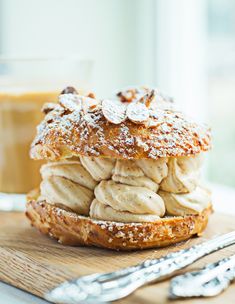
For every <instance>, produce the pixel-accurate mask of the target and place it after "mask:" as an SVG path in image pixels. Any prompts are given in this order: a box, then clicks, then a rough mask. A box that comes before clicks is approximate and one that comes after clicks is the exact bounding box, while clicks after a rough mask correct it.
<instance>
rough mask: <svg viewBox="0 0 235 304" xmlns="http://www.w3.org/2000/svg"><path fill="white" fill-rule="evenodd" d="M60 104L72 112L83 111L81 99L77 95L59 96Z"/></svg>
mask: <svg viewBox="0 0 235 304" xmlns="http://www.w3.org/2000/svg"><path fill="white" fill-rule="evenodd" d="M59 102H60V104H61V105H62V106H63V107H64V108H66V109H68V110H70V111H72V112H73V111H81V109H82V102H81V97H80V96H79V95H76V94H72V93H69V94H62V95H60V96H59Z"/></svg>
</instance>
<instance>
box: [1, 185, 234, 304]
mask: <svg viewBox="0 0 235 304" xmlns="http://www.w3.org/2000/svg"><path fill="white" fill-rule="evenodd" d="M210 188H211V189H212V193H213V205H214V209H215V211H217V212H222V213H229V214H230V215H231V214H234V215H235V189H233V188H229V187H226V186H221V185H216V184H213V185H211V186H210ZM0 295H1V296H0V297H1V303H4V304H5V303H8V304H27V303H34V304H45V303H49V302H47V301H44V300H42V299H40V298H38V297H35V296H33V295H31V294H29V293H27V292H24V291H22V290H19V289H17V288H15V287H12V286H9V285H8V284H5V283H1V282H0Z"/></svg>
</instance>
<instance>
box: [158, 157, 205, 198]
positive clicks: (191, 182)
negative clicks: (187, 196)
mask: <svg viewBox="0 0 235 304" xmlns="http://www.w3.org/2000/svg"><path fill="white" fill-rule="evenodd" d="M201 164H202V158H201V155H197V156H190V157H188V156H185V157H178V158H170V159H169V161H168V174H167V177H165V178H164V179H163V181H162V182H161V185H160V188H161V189H162V190H164V191H167V192H173V193H187V192H191V191H193V190H194V189H195V188H196V186H197V184H198V180H199V177H200V167H201Z"/></svg>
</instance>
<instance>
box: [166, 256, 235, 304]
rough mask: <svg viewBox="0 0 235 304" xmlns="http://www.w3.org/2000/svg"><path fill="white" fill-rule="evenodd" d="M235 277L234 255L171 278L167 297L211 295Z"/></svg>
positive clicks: (224, 287) (220, 290)
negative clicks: (198, 269)
mask: <svg viewBox="0 0 235 304" xmlns="http://www.w3.org/2000/svg"><path fill="white" fill-rule="evenodd" d="M234 279H235V255H233V256H230V257H229V258H225V259H222V260H220V261H218V262H216V263H213V264H209V265H207V266H206V267H204V268H203V269H202V270H200V271H193V272H187V273H186V274H184V275H180V276H177V277H175V278H174V279H172V280H171V283H170V292H169V298H170V299H176V298H187V297H212V296H216V295H218V294H220V293H221V292H222V291H223V290H225V289H226V288H227V287H228V286H229V284H230V283H231V282H232V281H233V280H234Z"/></svg>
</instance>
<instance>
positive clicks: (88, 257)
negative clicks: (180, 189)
mask: <svg viewBox="0 0 235 304" xmlns="http://www.w3.org/2000/svg"><path fill="white" fill-rule="evenodd" d="M232 230H235V217H234V216H230V215H222V214H214V215H212V216H211V219H210V222H209V226H208V228H207V230H206V232H205V234H204V235H203V237H201V238H194V239H191V240H189V241H186V242H184V243H181V244H178V245H177V246H170V247H167V248H164V249H155V250H154V249H151V250H144V251H135V252H114V251H110V250H104V249H98V248H85V247H80V248H78V247H76V248H75V247H65V246H62V245H60V244H58V243H57V242H55V241H54V240H51V239H49V238H48V237H46V236H43V235H41V234H40V233H39V232H38V231H36V230H35V229H34V228H32V227H30V224H29V222H28V221H27V219H26V218H25V216H24V215H23V214H21V213H0V280H2V281H4V282H6V283H9V284H11V285H14V286H16V287H18V288H21V289H23V290H26V291H28V292H30V293H32V294H35V295H38V296H39V297H43V295H44V293H45V292H46V291H48V290H49V289H51V288H53V287H54V286H56V285H57V284H59V283H61V282H63V281H64V280H66V279H72V278H75V277H78V276H81V275H85V274H90V273H93V272H105V271H112V270H116V269H118V268H120V267H125V266H130V265H133V264H136V263H139V262H142V261H143V260H145V259H149V258H157V257H161V256H163V255H165V254H167V253H168V252H172V251H176V250H179V249H182V248H186V247H189V246H191V245H193V244H195V243H199V242H202V241H203V240H205V239H209V238H211V237H212V236H215V235H218V234H222V233H226V232H229V231H232ZM234 253H235V246H231V247H228V248H225V249H223V250H221V251H219V252H216V253H213V254H211V255H210V256H207V257H205V258H203V259H201V260H200V261H198V262H196V263H195V264H193V265H192V266H190V267H188V268H186V269H187V270H193V269H194V270H195V269H198V268H199V267H202V266H204V265H205V264H206V263H208V262H214V261H216V260H217V259H219V258H223V257H225V256H229V255H231V254H234ZM181 272H182V271H181ZM168 287H169V280H166V281H164V282H160V283H155V284H152V285H149V286H146V287H144V288H142V289H140V290H138V291H136V292H135V293H134V294H133V295H131V296H129V297H127V298H126V299H124V300H122V301H119V302H118V303H144V304H145V303H147V304H150V303H151V304H152V303H154V304H160V303H174V304H178V303H182V301H173V302H170V301H168V300H167V293H168ZM234 302H235V284H232V285H231V286H230V288H229V289H227V290H226V291H225V292H224V293H223V294H221V295H220V296H218V297H214V298H210V299H206V300H205V299H193V300H186V301H184V303H185V304H188V303H234Z"/></svg>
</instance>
